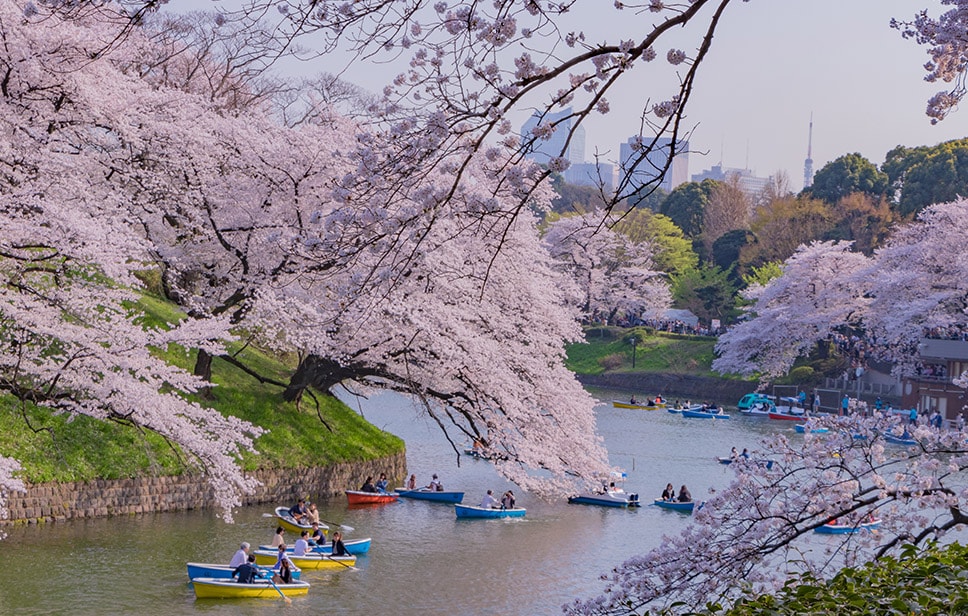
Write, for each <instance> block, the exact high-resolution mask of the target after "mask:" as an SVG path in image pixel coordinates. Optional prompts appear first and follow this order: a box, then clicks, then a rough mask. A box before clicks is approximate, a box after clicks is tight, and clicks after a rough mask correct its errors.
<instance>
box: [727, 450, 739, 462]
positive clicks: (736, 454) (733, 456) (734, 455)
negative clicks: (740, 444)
mask: <svg viewBox="0 0 968 616" xmlns="http://www.w3.org/2000/svg"><path fill="white" fill-rule="evenodd" d="M738 457H739V452H738V451H736V448H735V447H733V448H732V449H730V450H729V459H730V460H735V459H736V458H738Z"/></svg>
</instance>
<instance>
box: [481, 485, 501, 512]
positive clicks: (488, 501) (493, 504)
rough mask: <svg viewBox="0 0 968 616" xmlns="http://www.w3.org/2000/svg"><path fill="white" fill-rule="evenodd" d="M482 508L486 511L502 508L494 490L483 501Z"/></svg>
mask: <svg viewBox="0 0 968 616" xmlns="http://www.w3.org/2000/svg"><path fill="white" fill-rule="evenodd" d="M481 507H483V508H484V509H498V508H500V507H501V503H500V501H498V500H497V499H496V498H494V491H493V490H488V491H487V494H485V495H484V498H482V499H481Z"/></svg>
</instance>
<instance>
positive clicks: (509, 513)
mask: <svg viewBox="0 0 968 616" xmlns="http://www.w3.org/2000/svg"><path fill="white" fill-rule="evenodd" d="M454 511H456V512H457V517H458V518H523V517H524V514H525V512H526V511H527V510H526V509H525V508H524V507H515V508H514V509H487V508H486V507H473V506H471V505H454Z"/></svg>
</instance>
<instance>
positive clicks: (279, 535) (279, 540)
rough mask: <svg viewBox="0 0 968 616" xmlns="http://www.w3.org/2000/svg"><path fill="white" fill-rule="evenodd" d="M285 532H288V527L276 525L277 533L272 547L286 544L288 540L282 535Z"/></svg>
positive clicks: (273, 538)
mask: <svg viewBox="0 0 968 616" xmlns="http://www.w3.org/2000/svg"><path fill="white" fill-rule="evenodd" d="M284 532H286V529H284V528H283V527H281V526H277V527H276V534H275V535H273V536H272V547H274V548H277V547H279V545H280V544H282V545H285V543H286V540H285V538H284V537H283V536H282V534H283V533H284Z"/></svg>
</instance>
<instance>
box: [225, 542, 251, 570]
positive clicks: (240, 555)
mask: <svg viewBox="0 0 968 616" xmlns="http://www.w3.org/2000/svg"><path fill="white" fill-rule="evenodd" d="M248 558H249V544H248V543H246V542H245V541H243V542H242V545H241V546H239V549H238V550H237V551H236V552H235V554H233V555H232V560H230V561H229V567H232V568H233V569H235V568H237V567H240V566H242V565H244V564H245V562H246V560H248Z"/></svg>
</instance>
